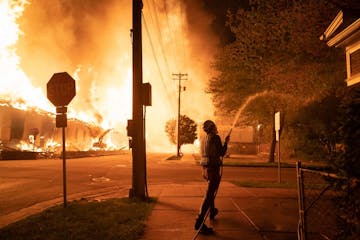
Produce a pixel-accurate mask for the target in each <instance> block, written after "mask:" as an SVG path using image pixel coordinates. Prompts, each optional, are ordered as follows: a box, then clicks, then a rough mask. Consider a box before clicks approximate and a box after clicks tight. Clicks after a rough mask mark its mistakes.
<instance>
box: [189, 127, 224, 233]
mask: <svg viewBox="0 0 360 240" xmlns="http://www.w3.org/2000/svg"><path fill="white" fill-rule="evenodd" d="M203 130H204V131H205V132H206V137H205V138H204V139H203V142H202V146H201V163H200V164H201V165H202V167H203V177H204V178H205V179H206V180H207V182H208V188H207V191H206V195H205V197H204V200H203V202H202V205H201V208H200V213H199V215H198V218H197V219H196V221H195V226H194V227H195V229H196V230H198V229H199V228H200V226H201V223H202V222H203V221H204V218H205V215H206V212H207V210H208V209H209V208H210V220H213V219H214V218H215V216H216V215H217V214H218V212H219V211H218V209H217V208H215V203H214V202H215V194H216V192H217V189H218V187H219V184H220V180H221V175H220V167H221V165H222V157H223V156H224V155H225V153H226V150H227V144H228V142H229V140H230V136H229V135H228V136H227V137H226V138H225V142H224V145H223V144H222V143H221V139H220V136H219V135H218V130H217V127H216V125H215V123H214V122H213V121H211V120H206V121H205V122H204V124H203ZM200 232H201V233H205V234H206V233H212V232H213V229H212V228H209V227H207V226H206V225H205V223H204V224H203V226H202V227H201V230H200Z"/></svg>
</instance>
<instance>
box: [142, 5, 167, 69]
mask: <svg viewBox="0 0 360 240" xmlns="http://www.w3.org/2000/svg"><path fill="white" fill-rule="evenodd" d="M146 1H147V0H146ZM151 2H152V9H153V11H154V18H155V21H153V22H155V25H156V29H157V32H158V34H159V35H158V40H159V43H160V49H161V53H162V56H163V59H164V62H165V66H166V69H167V71H168V74H169V75H170V67H169V62H168V59H167V57H166V56H167V55H166V54H165V47H164V41H163V35H162V31H161V28H160V23H159V17H158V11H157V7H156V3H155V1H154V0H151ZM147 3H148V1H147ZM151 19H152V20H153V18H152V15H151Z"/></svg>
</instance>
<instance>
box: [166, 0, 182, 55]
mask: <svg viewBox="0 0 360 240" xmlns="http://www.w3.org/2000/svg"><path fill="white" fill-rule="evenodd" d="M163 4H164V12H165V18H166V25H167V28H168V30H169V33H170V38H171V39H172V40H173V39H175V33H174V31H173V28H171V27H170V20H169V14H168V8H167V3H166V0H163ZM171 42H172V44H171V49H172V53H173V56H175V57H176V58H177V60H178V61H177V62H179V57H178V54H175V52H176V46H177V45H176V44H175V41H171Z"/></svg>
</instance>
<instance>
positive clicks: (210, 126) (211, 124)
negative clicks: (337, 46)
mask: <svg viewBox="0 0 360 240" xmlns="http://www.w3.org/2000/svg"><path fill="white" fill-rule="evenodd" d="M214 128H215V123H214V122H213V121H211V120H206V121H205V122H204V124H203V129H204V131H205V132H206V133H210V132H211V131H212V130H213V129H214Z"/></svg>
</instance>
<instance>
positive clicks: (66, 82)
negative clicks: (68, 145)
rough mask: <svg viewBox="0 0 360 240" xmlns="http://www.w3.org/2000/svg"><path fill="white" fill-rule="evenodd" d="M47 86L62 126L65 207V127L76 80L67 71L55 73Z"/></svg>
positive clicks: (65, 202) (57, 120) (58, 121)
mask: <svg viewBox="0 0 360 240" xmlns="http://www.w3.org/2000/svg"><path fill="white" fill-rule="evenodd" d="M46 87H47V98H48V99H49V100H50V102H51V103H52V104H54V105H55V106H56V127H57V128H62V159H63V197H64V207H66V205H67V200H66V195H67V194H66V151H65V127H66V126H67V115H66V113H67V105H68V104H69V103H70V102H71V100H72V99H73V98H74V97H75V95H76V89H75V80H74V79H73V78H72V77H71V76H70V75H69V74H68V73H67V72H60V73H55V74H54V75H53V76H52V77H51V78H50V80H49V82H48V83H47V85H46Z"/></svg>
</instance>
